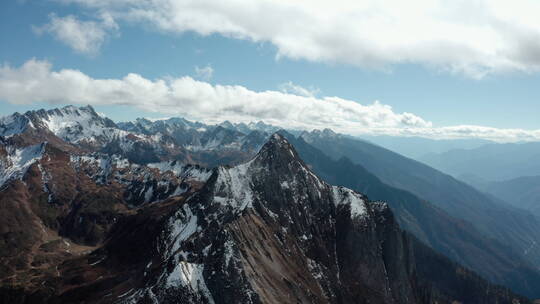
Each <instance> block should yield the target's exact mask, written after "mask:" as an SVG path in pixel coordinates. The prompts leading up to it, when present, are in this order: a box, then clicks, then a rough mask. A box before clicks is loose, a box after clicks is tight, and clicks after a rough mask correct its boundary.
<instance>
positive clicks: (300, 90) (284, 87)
mask: <svg viewBox="0 0 540 304" xmlns="http://www.w3.org/2000/svg"><path fill="white" fill-rule="evenodd" d="M278 88H279V90H280V91H281V92H283V93H288V94H296V95H300V96H305V97H315V96H316V95H317V94H319V93H320V92H321V90H320V89H319V88H313V87H309V88H304V87H302V86H299V85H297V84H294V83H293V82H292V81H288V82H285V83H282V84H280V85H279V86H278Z"/></svg>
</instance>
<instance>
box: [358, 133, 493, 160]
mask: <svg viewBox="0 0 540 304" xmlns="http://www.w3.org/2000/svg"><path fill="white" fill-rule="evenodd" d="M358 138H359V139H362V140H366V141H369V142H371V143H374V144H376V145H378V146H381V147H383V148H386V149H388V150H391V151H394V152H397V153H399V154H401V155H403V156H406V157H409V158H412V159H416V160H422V159H423V157H425V156H426V155H428V154H439V153H444V152H447V151H450V150H457V149H475V148H478V147H480V146H482V145H486V144H490V143H493V142H492V141H489V140H485V139H429V138H423V137H398V136H388V135H378V136H370V135H362V136H359V137H358Z"/></svg>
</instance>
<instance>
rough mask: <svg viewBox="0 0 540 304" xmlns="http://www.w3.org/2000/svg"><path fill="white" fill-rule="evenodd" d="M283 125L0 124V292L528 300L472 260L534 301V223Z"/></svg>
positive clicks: (45, 119)
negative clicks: (283, 127)
mask: <svg viewBox="0 0 540 304" xmlns="http://www.w3.org/2000/svg"><path fill="white" fill-rule="evenodd" d="M276 130H277V128H275V127H272V126H269V125H266V124H264V123H253V124H232V123H227V122H226V123H223V124H220V125H206V124H202V123H197V122H190V121H187V120H184V119H182V118H171V119H167V120H157V121H150V120H147V119H137V120H136V121H133V122H126V123H118V124H116V123H114V122H113V121H111V120H109V119H107V118H105V117H102V116H100V115H98V114H97V113H96V112H95V111H94V109H92V108H91V107H81V108H77V107H73V106H68V107H64V108H61V109H54V110H49V111H45V110H39V111H30V112H27V113H24V114H18V113H16V114H13V115H11V116H7V117H4V118H2V119H0V210H1V213H0V216H1V217H2V218H1V220H0V242H1V244H2V245H1V246H0V256H1V257H2V259H1V262H0V274H2V275H1V277H0V299H2V301H3V302H6V303H7V302H9V303H43V302H54V303H77V302H82V301H85V302H86V303H103V302H105V303H174V302H177V301H178V300H180V299H181V300H182V301H183V302H186V303H286V302H291V301H292V302H294V303H354V302H357V301H358V299H364V300H365V301H366V302H371V303H434V302H438V303H454V301H458V302H462V303H486V304H487V303H527V302H528V300H527V299H525V298H523V297H520V296H517V295H515V294H513V293H512V292H510V291H509V290H507V289H505V288H502V287H498V286H495V285H491V284H490V283H488V282H486V281H484V280H483V279H482V278H481V277H480V276H478V275H476V274H475V273H474V272H472V271H469V270H467V267H468V268H471V269H473V270H474V271H476V272H477V273H479V274H481V275H482V276H484V277H487V278H489V279H490V280H492V281H494V282H495V283H497V284H503V285H505V286H507V287H510V288H512V289H513V290H514V291H516V292H518V293H521V294H524V295H526V296H529V297H540V294H539V293H538V292H539V290H540V288H539V287H540V274H539V272H538V270H537V269H538V267H539V265H540V263H539V261H540V253H538V252H537V251H538V250H535V244H536V242H537V240H538V239H539V238H540V233H539V232H538V231H540V229H539V228H540V224H539V222H538V219H537V218H536V217H534V216H530V215H527V213H525V212H523V211H520V210H519V209H516V208H513V207H511V206H506V205H505V204H503V203H500V202H498V201H497V200H494V199H492V198H491V197H489V196H486V195H484V194H482V193H480V192H478V191H476V190H475V189H473V188H471V187H469V186H467V185H465V184H463V183H461V182H459V181H457V180H455V179H453V178H451V177H450V176H447V175H444V174H442V173H440V172H438V171H436V170H434V169H432V168H429V167H427V166H425V165H422V164H420V163H418V162H415V161H412V160H410V159H407V158H405V157H403V156H400V155H398V154H396V153H393V152H391V151H388V150H386V149H383V148H381V147H378V146H375V145H372V144H369V143H367V142H363V141H358V140H356V139H353V138H350V137H347V136H343V135H339V134H335V133H333V132H332V131H330V130H323V131H317V130H316V131H312V132H303V133H301V134H299V133H298V132H297V133H295V134H291V133H290V132H287V131H279V132H278V133H275V131H276ZM272 134H273V135H272ZM328 183H331V184H336V186H331V185H330V184H328ZM341 186H344V187H347V188H344V187H341ZM350 189H352V190H350ZM355 190H356V191H355ZM360 192H364V193H367V195H369V197H370V198H371V199H374V200H384V201H387V202H388V204H386V203H381V202H373V201H370V200H369V199H368V198H367V197H366V196H365V195H363V194H360ZM388 206H389V207H388ZM398 223H399V226H398ZM400 227H401V228H400ZM402 228H403V229H405V230H406V231H408V232H405V231H402V230H401V229H402ZM409 232H410V233H412V234H414V236H412V235H411V234H409ZM424 243H425V244H427V246H426V245H424ZM431 248H433V249H434V250H435V251H434V250H432V249H431ZM443 255H444V256H447V257H449V258H450V259H451V260H452V261H453V262H452V261H451V260H449V259H447V258H445V257H444V256H443ZM456 262H458V263H461V264H463V265H465V266H466V267H463V266H460V265H459V264H456ZM291 299H292V300H291Z"/></svg>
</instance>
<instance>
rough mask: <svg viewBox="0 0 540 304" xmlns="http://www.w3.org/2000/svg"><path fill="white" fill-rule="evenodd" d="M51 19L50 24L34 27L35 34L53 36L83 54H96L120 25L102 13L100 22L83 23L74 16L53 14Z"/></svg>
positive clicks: (108, 15)
mask: <svg viewBox="0 0 540 304" xmlns="http://www.w3.org/2000/svg"><path fill="white" fill-rule="evenodd" d="M49 18H50V21H49V23H47V24H45V25H42V26H40V27H33V30H34V32H35V33H37V34H39V35H41V34H43V33H48V34H51V35H53V36H54V37H55V39H57V40H59V41H61V42H62V43H64V44H66V45H67V46H69V47H71V48H72V49H73V50H75V51H76V52H79V53H83V54H89V55H94V54H96V53H97V52H98V51H99V49H100V48H101V46H102V45H103V43H104V42H105V39H106V38H107V35H109V34H111V33H114V32H116V31H117V30H118V25H117V24H116V22H115V21H114V19H113V17H112V16H111V15H110V14H108V13H101V14H100V16H99V18H100V20H99V22H96V21H81V20H78V19H77V18H76V17H75V16H72V15H68V16H65V17H58V16H56V15H55V14H51V15H50V16H49Z"/></svg>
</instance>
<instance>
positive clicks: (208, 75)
mask: <svg viewBox="0 0 540 304" xmlns="http://www.w3.org/2000/svg"><path fill="white" fill-rule="evenodd" d="M195 76H196V77H197V78H199V79H202V80H210V79H212V76H214V69H213V68H212V67H211V66H210V65H209V64H208V65H207V66H205V67H202V68H199V67H198V66H195Z"/></svg>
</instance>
